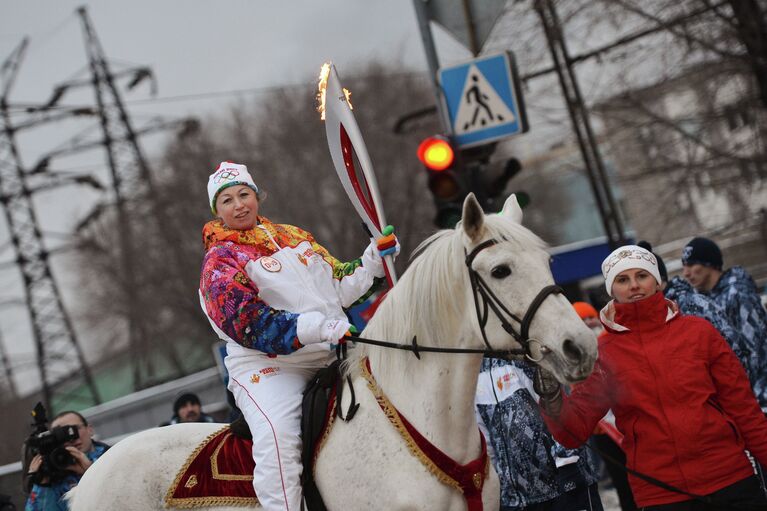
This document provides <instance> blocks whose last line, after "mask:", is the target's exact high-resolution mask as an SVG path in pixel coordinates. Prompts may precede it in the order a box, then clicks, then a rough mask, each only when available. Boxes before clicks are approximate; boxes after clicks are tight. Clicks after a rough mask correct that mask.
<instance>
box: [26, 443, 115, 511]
mask: <svg viewBox="0 0 767 511" xmlns="http://www.w3.org/2000/svg"><path fill="white" fill-rule="evenodd" d="M107 449H109V446H108V445H106V444H102V443H101V442H93V450H92V451H91V452H87V453H85V455H86V456H87V457H88V459H89V460H91V461H96V460H97V459H99V458H100V457H101V455H102V454H104V452H106V450H107ZM80 477H81V476H79V475H76V474H70V475H68V476H66V477H65V478H63V479H60V480H58V481H56V482H55V483H54V484H51V485H46V486H41V485H39V484H35V485H34V486H32V491H31V492H29V497H28V498H27V504H26V506H24V511H68V510H69V506H68V505H67V503H66V502H65V501H64V494H65V493H66V492H68V491H69V490H71V489H72V488H74V487H75V486H77V483H79V482H80Z"/></svg>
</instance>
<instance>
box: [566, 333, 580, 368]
mask: <svg viewBox="0 0 767 511" xmlns="http://www.w3.org/2000/svg"><path fill="white" fill-rule="evenodd" d="M562 353H564V355H565V359H567V361H568V362H570V363H571V364H573V365H580V364H581V362H583V359H584V358H585V357H584V354H583V351H582V350H581V349H580V348H579V347H578V345H577V344H576V343H575V341H572V340H570V339H565V342H563V343H562Z"/></svg>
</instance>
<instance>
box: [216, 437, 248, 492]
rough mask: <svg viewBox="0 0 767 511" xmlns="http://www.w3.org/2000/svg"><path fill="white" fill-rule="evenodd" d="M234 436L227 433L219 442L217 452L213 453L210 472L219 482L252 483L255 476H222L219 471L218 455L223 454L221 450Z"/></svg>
mask: <svg viewBox="0 0 767 511" xmlns="http://www.w3.org/2000/svg"><path fill="white" fill-rule="evenodd" d="M230 436H232V434H231V433H227V434H226V435H224V438H222V439H221V442H219V444H218V447H216V450H215V451H213V454H212V455H211V456H210V470H211V472H212V473H213V479H218V480H219V481H252V480H253V475H252V474H251V475H240V474H222V473H220V472H219V471H218V453H219V452H221V448H222V447H224V442H226V439H227V438H229V437H230Z"/></svg>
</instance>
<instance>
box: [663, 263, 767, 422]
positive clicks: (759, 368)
mask: <svg viewBox="0 0 767 511" xmlns="http://www.w3.org/2000/svg"><path fill="white" fill-rule="evenodd" d="M665 294H666V297H667V298H670V299H672V300H674V301H676V302H677V303H678V304H679V309H680V310H681V311H682V312H683V313H684V314H690V315H692V316H698V317H702V318H705V319H707V320H708V321H709V322H710V323H711V324H713V325H714V327H715V328H716V329H717V330H719V333H721V334H722V337H724V338H725V340H727V342H728V344H729V345H730V347H732V350H733V351H734V352H735V355H737V357H738V359H739V360H740V362H741V363H742V364H743V367H744V368H745V369H746V373H747V374H748V378H749V380H750V381H751V387H752V389H753V390H754V394H755V395H756V398H757V400H758V401H759V406H761V407H762V409H763V410H767V312H765V310H764V307H763V306H762V302H761V299H760V298H759V294H758V293H757V289H756V284H755V283H754V281H753V279H752V278H751V276H750V275H749V274H748V273H747V272H746V270H744V269H743V268H742V267H740V266H735V267H733V268H730V269H729V270H727V271H726V272H724V273H723V274H722V276H721V277H720V278H719V281H718V282H717V283H716V285H715V286H714V288H713V289H712V290H711V291H710V292H709V293H699V292H697V291H695V289H693V288H692V286H690V284H689V283H687V281H685V280H684V279H682V278H680V277H674V278H673V279H672V280H671V281H670V282H669V285H668V287H667V288H666V291H665Z"/></svg>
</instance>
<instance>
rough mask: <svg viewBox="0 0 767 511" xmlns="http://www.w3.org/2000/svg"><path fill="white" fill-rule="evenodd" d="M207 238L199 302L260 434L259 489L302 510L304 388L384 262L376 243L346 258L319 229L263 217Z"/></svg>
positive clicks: (269, 502) (282, 505) (211, 227)
mask: <svg viewBox="0 0 767 511" xmlns="http://www.w3.org/2000/svg"><path fill="white" fill-rule="evenodd" d="M203 241H204V244H205V248H206V251H207V252H206V255H205V258H204V260H203V268H202V276H201V280H200V300H201V304H202V307H203V310H204V311H205V314H206V315H207V317H208V319H209V320H210V323H211V325H212V326H213V329H214V330H215V331H216V333H217V334H218V335H219V337H221V339H224V340H225V341H227V356H226V359H225V365H226V368H227V370H228V371H229V377H230V380H229V389H230V390H231V391H232V393H233V394H234V397H235V400H236V402H237V405H238V406H239V407H240V409H241V410H242V413H243V415H244V417H245V419H246V421H247V422H248V425H249V426H250V430H251V432H252V433H253V458H254V459H255V461H256V468H255V470H254V473H253V486H254V488H255V489H256V494H257V495H258V499H259V501H260V502H261V505H262V506H263V508H264V509H265V510H276V509H280V510H286V509H287V510H296V511H298V510H299V509H300V502H301V487H300V482H299V479H300V474H301V468H302V467H301V438H300V415H301V397H302V392H303V390H304V387H305V386H306V383H307V382H308V380H309V379H310V378H311V377H312V376H313V374H314V372H316V370H317V369H319V368H321V367H324V366H325V365H327V364H328V363H329V362H330V361H331V360H332V357H333V356H334V352H333V351H332V349H331V344H330V343H329V342H326V341H336V340H338V339H340V338H341V336H342V335H343V334H344V333H345V331H346V328H347V327H348V323H347V322H346V321H347V320H346V315H345V314H344V311H343V308H345V307H348V306H350V305H351V304H353V303H354V302H355V301H357V300H358V299H359V298H360V297H361V296H363V295H364V294H365V293H366V292H367V291H368V290H369V289H370V288H371V286H372V285H373V282H374V278H375V277H383V276H384V269H383V263H382V261H381V258H380V256H379V255H378V252H377V250H376V247H375V244H374V243H373V244H371V245H370V246H369V247H368V248H367V249H366V250H365V253H364V254H363V256H362V259H361V261H360V260H357V261H355V262H352V263H342V262H340V261H338V260H337V259H335V258H334V257H333V256H331V255H330V254H329V253H328V251H327V250H326V249H325V248H323V247H322V246H321V245H319V244H318V243H317V242H316V241H315V240H314V238H313V236H312V235H311V234H310V233H308V232H306V231H304V230H302V229H299V228H298V227H294V226H291V225H284V224H274V223H272V222H270V221H269V220H268V219H266V218H264V217H262V216H259V217H258V225H257V226H255V227H254V228H252V229H249V230H234V229H229V228H227V227H226V226H225V225H224V224H223V223H222V222H221V221H220V220H215V221H212V222H208V223H207V224H206V225H205V227H204V228H203ZM302 341H304V342H302ZM318 341H323V342H318ZM304 344H307V345H306V346H304Z"/></svg>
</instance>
